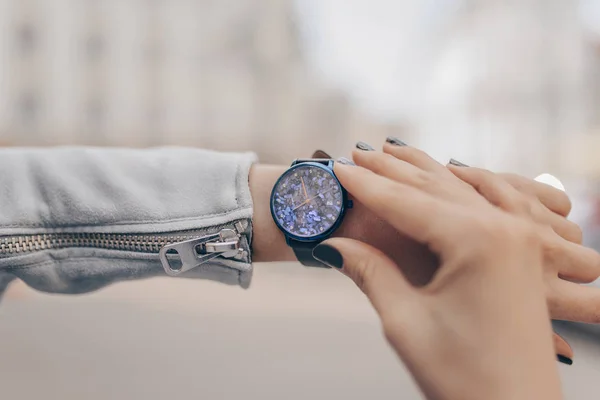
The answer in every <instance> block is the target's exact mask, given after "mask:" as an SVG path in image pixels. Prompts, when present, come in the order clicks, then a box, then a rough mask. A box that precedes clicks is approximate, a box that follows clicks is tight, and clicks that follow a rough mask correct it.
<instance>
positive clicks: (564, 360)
mask: <svg viewBox="0 0 600 400" xmlns="http://www.w3.org/2000/svg"><path fill="white" fill-rule="evenodd" d="M556 359H557V360H558V361H559V362H561V363H563V364H567V365H573V360H571V359H570V358H569V357H565V356H562V355H560V354H557V355H556Z"/></svg>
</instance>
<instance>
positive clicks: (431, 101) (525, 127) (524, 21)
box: [418, 0, 600, 176]
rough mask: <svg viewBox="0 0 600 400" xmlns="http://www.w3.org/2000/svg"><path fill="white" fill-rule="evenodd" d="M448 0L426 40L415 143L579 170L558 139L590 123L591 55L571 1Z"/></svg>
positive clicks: (596, 100) (528, 170)
mask: <svg viewBox="0 0 600 400" xmlns="http://www.w3.org/2000/svg"><path fill="white" fill-rule="evenodd" d="M457 3H460V4H462V7H460V8H457V9H456V15H455V17H454V19H453V21H452V23H451V24H448V25H447V26H446V27H445V30H444V32H443V33H444V34H443V36H442V37H440V40H439V42H438V43H437V44H436V45H437V48H438V52H437V57H436V60H435V61H434V64H435V66H434V68H433V72H432V76H431V79H430V81H429V83H428V85H427V87H426V89H425V90H426V92H427V96H426V97H427V106H426V107H425V112H423V114H422V115H421V116H420V117H421V119H420V123H419V124H418V125H419V126H420V127H421V128H422V132H423V134H422V135H421V136H420V138H419V139H420V143H421V145H422V146H423V147H424V148H438V149H440V152H449V151H451V152H452V153H451V154H450V155H452V156H453V157H457V158H459V159H460V158H462V159H463V160H464V161H465V162H467V163H472V164H474V165H482V166H486V167H488V168H491V169H495V170H506V169H511V170H516V171H519V172H521V173H524V174H528V175H530V176H535V175H536V174H539V173H541V172H554V173H558V174H560V175H562V176H564V174H567V175H568V174H577V173H579V171H577V170H576V169H574V168H572V165H571V159H572V158H580V155H581V153H582V151H583V150H586V149H585V148H582V147H579V148H577V149H574V148H570V149H569V150H570V152H569V153H567V149H566V148H565V147H564V144H565V142H568V141H569V140H572V139H573V137H574V136H578V135H587V134H589V133H590V132H592V131H594V130H595V129H597V128H598V127H600V120H599V115H600V113H599V112H598V111H599V110H600V87H599V86H598V76H599V73H600V58H599V55H598V51H597V48H598V47H597V42H596V43H594V40H593V39H592V38H591V37H590V36H589V35H588V33H587V32H586V30H585V29H584V27H583V26H582V18H581V15H580V8H579V6H580V2H578V1H547V0H528V1H522V2H506V1H503V0H486V1H468V2H467V1H462V2H457ZM596 149H597V147H596ZM448 155H449V154H444V156H448ZM589 161H591V160H588V162H589ZM598 172H600V168H599V169H598Z"/></svg>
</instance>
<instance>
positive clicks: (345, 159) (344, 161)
mask: <svg viewBox="0 0 600 400" xmlns="http://www.w3.org/2000/svg"><path fill="white" fill-rule="evenodd" d="M337 162H339V163H340V164H344V165H350V166H352V167H356V164H354V161H352V160H349V159H347V158H346V157H340V158H338V159H337Z"/></svg>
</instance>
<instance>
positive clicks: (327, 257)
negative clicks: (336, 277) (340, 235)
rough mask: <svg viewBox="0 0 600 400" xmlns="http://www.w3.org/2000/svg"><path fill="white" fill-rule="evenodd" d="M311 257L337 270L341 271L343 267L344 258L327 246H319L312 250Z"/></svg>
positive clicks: (333, 248)
mask: <svg viewBox="0 0 600 400" xmlns="http://www.w3.org/2000/svg"><path fill="white" fill-rule="evenodd" d="M313 257H314V258H316V259H317V260H318V261H321V262H322V263H323V264H325V265H328V266H330V267H334V268H337V269H342V267H343V266H344V258H343V257H342V254H341V253H340V252H339V251H337V250H336V249H335V247H332V246H330V245H328V244H320V245H318V246H317V247H315V248H314V249H313Z"/></svg>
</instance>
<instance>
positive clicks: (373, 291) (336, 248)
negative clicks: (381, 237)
mask: <svg viewBox="0 0 600 400" xmlns="http://www.w3.org/2000/svg"><path fill="white" fill-rule="evenodd" d="M313 256H314V257H315V258H316V259H317V260H319V261H321V262H322V263H324V264H326V265H328V266H330V267H333V268H335V269H338V270H340V271H341V272H342V273H344V274H345V275H347V276H348V277H349V278H350V279H352V280H353V281H354V283H356V286H358V287H359V288H360V290H362V291H363V293H364V294H365V295H366V296H367V297H368V298H369V300H370V301H371V303H372V304H373V307H375V310H376V311H377V313H378V314H379V315H380V316H381V315H382V314H387V313H389V312H390V311H393V312H394V313H398V311H400V310H401V309H403V308H404V307H401V306H402V303H407V302H409V301H410V302H411V303H412V299H414V298H415V297H416V295H417V294H418V292H417V290H416V289H415V288H414V287H413V286H411V285H410V283H409V282H408V281H407V280H406V278H405V277H404V275H402V272H401V271H400V269H399V268H398V266H397V265H396V264H395V263H394V262H393V261H392V260H390V259H389V257H387V256H386V255H385V254H383V253H382V252H381V251H379V250H377V249H376V248H374V247H373V246H370V245H368V244H365V243H363V242H360V241H358V240H354V239H346V238H334V239H329V240H327V241H325V242H323V243H321V244H319V245H318V246H317V247H315V248H314V250H313ZM410 308H411V307H408V309H410Z"/></svg>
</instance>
